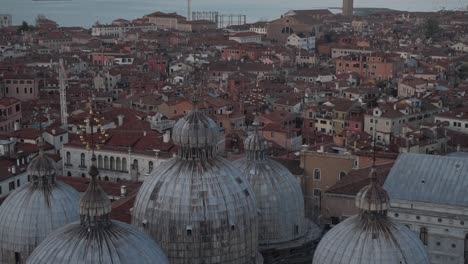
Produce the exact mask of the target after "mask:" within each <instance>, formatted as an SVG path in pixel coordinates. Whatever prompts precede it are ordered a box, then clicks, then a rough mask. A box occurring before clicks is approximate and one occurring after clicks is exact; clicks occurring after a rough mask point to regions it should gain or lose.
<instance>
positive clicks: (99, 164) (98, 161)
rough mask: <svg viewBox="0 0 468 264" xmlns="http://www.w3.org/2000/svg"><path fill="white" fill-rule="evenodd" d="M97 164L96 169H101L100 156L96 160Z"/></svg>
mask: <svg viewBox="0 0 468 264" xmlns="http://www.w3.org/2000/svg"><path fill="white" fill-rule="evenodd" d="M97 164H98V168H99V169H102V156H101V155H99V156H98V158H97Z"/></svg>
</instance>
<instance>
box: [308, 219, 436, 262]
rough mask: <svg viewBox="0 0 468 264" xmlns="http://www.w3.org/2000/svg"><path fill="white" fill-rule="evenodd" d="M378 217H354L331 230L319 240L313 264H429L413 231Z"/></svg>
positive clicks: (422, 247) (424, 251) (423, 249)
mask: <svg viewBox="0 0 468 264" xmlns="http://www.w3.org/2000/svg"><path fill="white" fill-rule="evenodd" d="M379 217H380V219H373V218H370V217H367V216H364V217H363V216H362V215H356V216H353V217H351V218H348V219H346V220H345V221H343V222H342V223H340V224H338V225H337V226H335V227H334V228H332V229H331V230H330V231H329V232H328V233H327V234H326V235H325V237H324V238H323V239H322V240H321V241H320V243H319V245H318V247H317V249H316V250H315V255H314V260H313V262H312V263H317V264H387V263H388V264H395V263H401V264H429V258H428V256H427V253H426V250H425V248H424V246H423V245H422V243H421V241H420V240H419V238H418V237H417V236H416V235H415V234H414V233H413V231H411V230H410V229H409V228H407V227H406V226H403V225H401V224H398V223H396V222H394V221H393V220H391V219H390V218H387V217H386V216H379Z"/></svg>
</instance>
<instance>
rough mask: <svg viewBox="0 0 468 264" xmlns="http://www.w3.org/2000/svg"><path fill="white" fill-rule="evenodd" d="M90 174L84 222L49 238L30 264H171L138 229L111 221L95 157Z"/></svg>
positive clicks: (82, 208)
mask: <svg viewBox="0 0 468 264" xmlns="http://www.w3.org/2000/svg"><path fill="white" fill-rule="evenodd" d="M89 174H90V175H91V177H92V180H91V182H90V183H89V186H88V189H87V190H86V192H85V194H84V195H83V197H82V198H81V201H80V209H79V212H80V221H79V222H75V223H72V224H69V225H67V226H65V227H63V228H61V229H59V230H57V231H56V232H54V233H52V234H51V235H49V236H48V237H47V238H46V239H45V240H44V242H42V243H41V244H40V245H39V246H38V247H37V248H36V250H34V252H33V254H31V257H30V258H29V259H28V262H27V263H30V264H55V263H71V264H79V263H122V264H124V263H128V264H130V263H141V264H154V263H155V264H168V263H169V261H168V260H167V258H166V256H165V255H164V253H163V252H162V250H161V249H160V247H159V246H158V245H157V244H156V242H154V241H153V240H152V239H151V238H150V237H149V236H147V235H146V234H144V233H143V232H141V231H140V230H138V228H137V227H134V226H131V225H128V224H125V223H122V222H119V221H112V220H110V213H111V209H112V208H111V203H110V200H109V197H108V196H107V194H106V193H105V192H104V191H103V190H102V188H101V187H100V186H99V184H98V182H97V180H96V178H97V176H98V174H99V171H98V170H97V167H96V158H95V156H94V155H93V160H92V165H91V168H90V171H89ZM77 212H78V209H77Z"/></svg>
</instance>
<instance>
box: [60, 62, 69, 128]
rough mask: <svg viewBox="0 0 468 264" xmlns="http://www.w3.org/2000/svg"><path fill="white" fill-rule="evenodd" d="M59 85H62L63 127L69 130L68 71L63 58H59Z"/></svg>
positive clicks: (61, 110) (61, 113)
mask: <svg viewBox="0 0 468 264" xmlns="http://www.w3.org/2000/svg"><path fill="white" fill-rule="evenodd" d="M59 85H60V117H61V121H62V128H63V129H65V130H66V131H68V113H67V73H66V71H65V66H64V64H63V59H60V60H59Z"/></svg>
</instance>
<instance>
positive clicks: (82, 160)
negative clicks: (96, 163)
mask: <svg viewBox="0 0 468 264" xmlns="http://www.w3.org/2000/svg"><path fill="white" fill-rule="evenodd" d="M80 157H81V162H80V166H81V167H86V160H85V154H84V153H81V155H80Z"/></svg>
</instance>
